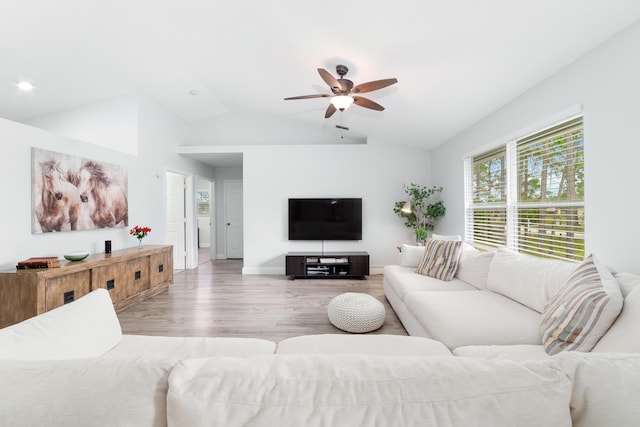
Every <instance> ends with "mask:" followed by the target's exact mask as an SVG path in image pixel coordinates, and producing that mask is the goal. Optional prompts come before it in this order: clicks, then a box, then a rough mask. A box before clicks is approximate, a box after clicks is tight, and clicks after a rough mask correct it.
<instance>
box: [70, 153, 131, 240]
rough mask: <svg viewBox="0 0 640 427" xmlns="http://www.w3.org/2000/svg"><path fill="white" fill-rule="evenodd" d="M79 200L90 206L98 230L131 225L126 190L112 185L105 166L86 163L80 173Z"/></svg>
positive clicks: (90, 214) (90, 212) (92, 219)
mask: <svg viewBox="0 0 640 427" xmlns="http://www.w3.org/2000/svg"><path fill="white" fill-rule="evenodd" d="M78 182H79V183H78V192H79V198H78V200H79V201H81V202H82V203H87V204H88V205H89V217H90V218H91V221H93V225H94V226H95V227H96V228H105V227H115V226H117V225H119V224H122V225H123V226H125V227H126V226H128V225H129V209H128V202H127V194H126V192H125V190H124V189H123V188H122V187H121V186H119V185H115V184H113V183H112V180H111V179H110V178H109V176H107V174H106V173H105V170H104V168H103V166H102V165H101V164H100V163H97V162H94V161H92V160H88V161H86V162H85V163H84V164H83V165H82V166H81V167H80V170H79V172H78Z"/></svg>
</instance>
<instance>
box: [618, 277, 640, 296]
mask: <svg viewBox="0 0 640 427" xmlns="http://www.w3.org/2000/svg"><path fill="white" fill-rule="evenodd" d="M613 277H615V279H616V281H617V282H618V285H619V286H620V292H622V296H623V297H625V298H626V297H627V295H629V294H630V293H631V291H632V290H634V289H635V288H638V287H640V276H637V275H635V274H631V273H616V274H614V275H613Z"/></svg>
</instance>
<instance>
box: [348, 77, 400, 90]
mask: <svg viewBox="0 0 640 427" xmlns="http://www.w3.org/2000/svg"><path fill="white" fill-rule="evenodd" d="M396 83H398V79H383V80H375V81H372V82H367V83H362V84H359V85H357V86H355V87H354V88H353V89H351V93H365V92H372V91H374V90H378V89H382V88H383V87H387V86H391V85H392V84H396Z"/></svg>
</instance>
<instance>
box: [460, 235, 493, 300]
mask: <svg viewBox="0 0 640 427" xmlns="http://www.w3.org/2000/svg"><path fill="white" fill-rule="evenodd" d="M492 259H493V252H480V251H479V250H477V249H476V248H474V247H473V246H471V245H470V244H468V243H466V242H465V243H463V244H462V251H461V252H460V259H459V260H458V270H457V271H456V275H455V277H457V278H458V279H460V280H462V281H465V282H467V283H468V284H470V285H472V286H473V287H475V288H476V289H487V278H488V277H489V266H490V265H491V260H492Z"/></svg>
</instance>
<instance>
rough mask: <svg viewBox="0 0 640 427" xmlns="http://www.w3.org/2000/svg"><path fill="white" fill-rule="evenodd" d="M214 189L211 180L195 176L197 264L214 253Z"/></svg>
mask: <svg viewBox="0 0 640 427" xmlns="http://www.w3.org/2000/svg"><path fill="white" fill-rule="evenodd" d="M214 189H215V185H214V182H213V181H210V180H208V179H207V178H202V177H197V178H196V222H197V248H198V264H203V263H205V262H208V261H210V260H211V259H213V258H215V254H216V227H215V223H216V222H215V215H214V212H215V208H214V206H215V205H214V200H215V194H214V191H215V190H214Z"/></svg>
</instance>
